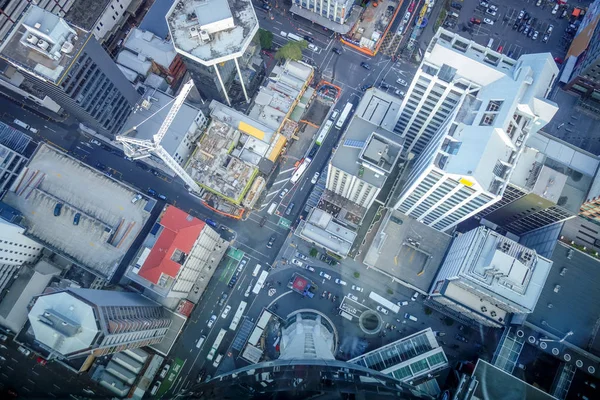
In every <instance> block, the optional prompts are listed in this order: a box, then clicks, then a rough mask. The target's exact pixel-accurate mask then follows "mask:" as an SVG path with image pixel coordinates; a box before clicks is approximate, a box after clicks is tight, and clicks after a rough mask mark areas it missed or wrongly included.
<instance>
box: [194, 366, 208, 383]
mask: <svg viewBox="0 0 600 400" xmlns="http://www.w3.org/2000/svg"><path fill="white" fill-rule="evenodd" d="M205 376H206V369H204V368H202V369H201V370H200V372H198V376H197V377H196V383H202V381H203V380H204V377H205Z"/></svg>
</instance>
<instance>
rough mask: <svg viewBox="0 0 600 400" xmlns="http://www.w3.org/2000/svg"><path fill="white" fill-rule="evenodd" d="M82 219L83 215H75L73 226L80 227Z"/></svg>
mask: <svg viewBox="0 0 600 400" xmlns="http://www.w3.org/2000/svg"><path fill="white" fill-rule="evenodd" d="M80 219H81V213H77V214H75V217H73V225H79V220H80Z"/></svg>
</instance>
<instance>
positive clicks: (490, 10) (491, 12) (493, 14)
mask: <svg viewBox="0 0 600 400" xmlns="http://www.w3.org/2000/svg"><path fill="white" fill-rule="evenodd" d="M485 13H486V14H489V15H491V16H492V17H495V16H496V11H495V10H492V9H491V8H488V9H487V10H485Z"/></svg>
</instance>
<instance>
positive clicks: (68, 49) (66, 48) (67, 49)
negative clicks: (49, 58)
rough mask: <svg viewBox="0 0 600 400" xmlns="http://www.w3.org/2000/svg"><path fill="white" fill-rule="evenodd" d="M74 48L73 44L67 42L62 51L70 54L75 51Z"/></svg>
mask: <svg viewBox="0 0 600 400" xmlns="http://www.w3.org/2000/svg"><path fill="white" fill-rule="evenodd" d="M74 48H75V46H73V43H71V42H69V41H66V42H64V43H63V45H62V47H61V48H60V51H62V52H63V53H66V54H69V53H70V52H72V51H73V49H74Z"/></svg>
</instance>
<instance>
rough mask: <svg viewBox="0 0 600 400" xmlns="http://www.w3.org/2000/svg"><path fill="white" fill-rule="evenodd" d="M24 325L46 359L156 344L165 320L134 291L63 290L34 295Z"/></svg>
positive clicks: (164, 330)
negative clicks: (45, 354)
mask: <svg viewBox="0 0 600 400" xmlns="http://www.w3.org/2000/svg"><path fill="white" fill-rule="evenodd" d="M29 323H30V324H31V328H30V329H31V330H32V331H33V334H34V336H35V341H36V343H37V344H39V345H41V346H42V348H43V349H45V350H46V351H47V352H48V353H49V356H48V358H49V359H51V358H59V359H73V358H80V357H94V358H96V357H100V356H104V355H107V354H112V353H117V352H119V351H123V350H126V349H133V348H137V347H143V346H149V345H152V344H155V343H160V341H161V340H162V339H163V337H164V336H165V334H166V333H167V332H168V330H169V326H170V324H171V321H170V320H169V318H168V317H167V316H165V312H164V310H163V308H162V307H161V306H159V305H158V304H156V303H155V302H153V301H151V300H148V299H147V298H145V297H143V296H142V295H140V294H138V293H128V292H116V291H110V292H109V291H105V290H93V289H75V288H69V289H67V290H63V291H59V292H51V293H44V294H42V295H40V296H39V297H37V298H36V299H35V303H34V304H33V306H32V307H31V311H30V312H29Z"/></svg>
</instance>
